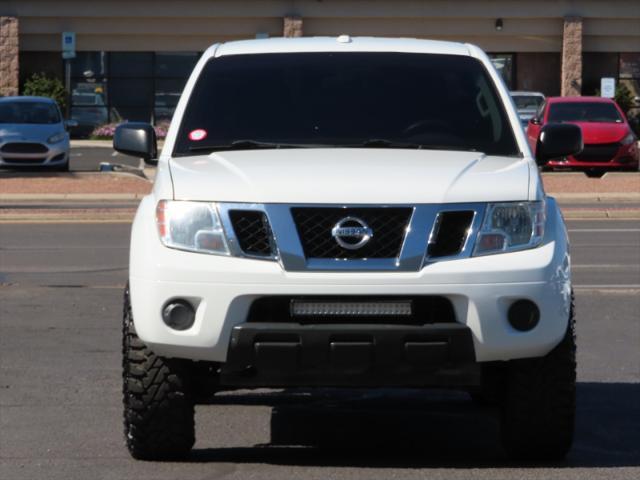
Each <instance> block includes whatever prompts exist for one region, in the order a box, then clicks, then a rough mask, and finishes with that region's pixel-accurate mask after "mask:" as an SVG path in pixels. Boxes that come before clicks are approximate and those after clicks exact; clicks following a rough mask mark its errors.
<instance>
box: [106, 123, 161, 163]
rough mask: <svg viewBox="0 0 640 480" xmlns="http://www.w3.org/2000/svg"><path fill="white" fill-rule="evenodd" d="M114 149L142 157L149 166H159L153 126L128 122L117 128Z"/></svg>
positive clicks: (114, 136)
mask: <svg viewBox="0 0 640 480" xmlns="http://www.w3.org/2000/svg"><path fill="white" fill-rule="evenodd" d="M113 149H114V150H116V151H118V152H120V153H124V154H125V155H131V156H133V157H141V158H142V159H144V162H145V163H147V164H149V165H157V163H158V161H157V160H156V158H157V157H158V144H157V141H156V131H155V130H154V129H153V126H152V125H150V124H148V123H144V122H127V123H122V124H120V125H118V126H117V127H116V131H115V133H114V135H113Z"/></svg>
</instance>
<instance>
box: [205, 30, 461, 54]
mask: <svg viewBox="0 0 640 480" xmlns="http://www.w3.org/2000/svg"><path fill="white" fill-rule="evenodd" d="M299 52H300V53H301V52H402V53H435V54H446V55H465V56H469V55H470V54H471V53H470V50H469V45H467V44H464V43H457V42H443V41H439V40H418V39H415V38H381V37H351V36H349V35H340V36H338V37H300V38H282V37H280V38H268V39H259V40H238V41H233V42H228V43H222V44H218V45H213V46H211V47H209V49H208V50H207V51H206V52H205V55H206V56H208V57H209V56H216V57H221V56H225V55H246V54H258V53H299Z"/></svg>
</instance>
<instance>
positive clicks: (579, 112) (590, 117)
mask: <svg viewBox="0 0 640 480" xmlns="http://www.w3.org/2000/svg"><path fill="white" fill-rule="evenodd" d="M548 121H549V122H603V123H622V117H621V116H620V113H619V112H618V110H617V109H616V107H614V106H613V104H611V103H598V102H571V103H553V104H551V105H550V106H549V120H548Z"/></svg>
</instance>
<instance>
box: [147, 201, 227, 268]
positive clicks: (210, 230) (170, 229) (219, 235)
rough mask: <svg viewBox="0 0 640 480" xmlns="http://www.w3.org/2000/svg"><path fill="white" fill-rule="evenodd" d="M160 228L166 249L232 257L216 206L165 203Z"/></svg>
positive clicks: (159, 214)
mask: <svg viewBox="0 0 640 480" xmlns="http://www.w3.org/2000/svg"><path fill="white" fill-rule="evenodd" d="M156 224H157V226H158V234H159V235H160V240H161V241H162V244H163V245H164V246H166V247H169V248H176V249H178V250H187V251H189V252H198V253H210V254H216V255H229V248H228V246H227V239H226V237H225V234H224V229H223V228H222V223H221V222H220V217H219V216H218V212H217V210H216V205H215V204H214V203H205V202H185V201H171V200H161V201H159V202H158V206H157V207H156Z"/></svg>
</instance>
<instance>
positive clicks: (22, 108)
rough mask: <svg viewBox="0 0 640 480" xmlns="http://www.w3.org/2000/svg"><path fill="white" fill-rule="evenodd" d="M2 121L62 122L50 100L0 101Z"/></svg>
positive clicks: (0, 121) (0, 118) (0, 117)
mask: <svg viewBox="0 0 640 480" xmlns="http://www.w3.org/2000/svg"><path fill="white" fill-rule="evenodd" d="M0 123H38V124H52V123H60V114H59V113H58V108H57V107H56V106H55V104H53V103H49V102H0Z"/></svg>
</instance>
